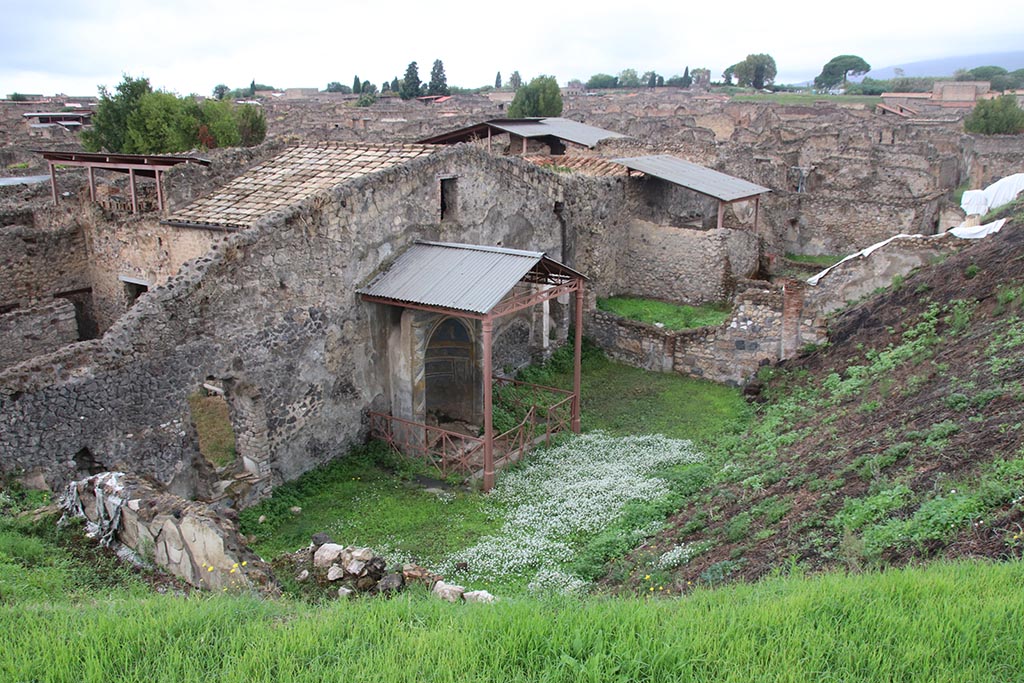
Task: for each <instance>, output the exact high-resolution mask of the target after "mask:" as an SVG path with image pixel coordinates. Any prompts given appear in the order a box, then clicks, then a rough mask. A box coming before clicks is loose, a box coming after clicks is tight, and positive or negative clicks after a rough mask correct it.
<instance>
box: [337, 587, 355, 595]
mask: <svg viewBox="0 0 1024 683" xmlns="http://www.w3.org/2000/svg"><path fill="white" fill-rule="evenodd" d="M354 594H355V591H354V590H352V589H351V588H346V587H345V586H342V587H341V588H339V589H338V597H339V598H351V597H352V596H353V595H354Z"/></svg>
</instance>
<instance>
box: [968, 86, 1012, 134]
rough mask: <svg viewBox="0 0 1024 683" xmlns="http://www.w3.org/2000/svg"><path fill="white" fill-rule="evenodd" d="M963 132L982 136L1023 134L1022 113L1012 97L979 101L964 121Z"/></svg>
mask: <svg viewBox="0 0 1024 683" xmlns="http://www.w3.org/2000/svg"><path fill="white" fill-rule="evenodd" d="M964 130H966V131H967V132H968V133H981V134H982V135H1016V134H1017V133H1021V132H1024V111H1021V108H1020V107H1019V106H1018V105H1017V98H1016V97H1015V96H1014V95H1003V96H1001V97H997V98H995V99H992V100H981V101H980V102H978V103H977V104H976V105H974V111H972V112H971V113H970V115H969V116H968V117H967V118H966V119H964Z"/></svg>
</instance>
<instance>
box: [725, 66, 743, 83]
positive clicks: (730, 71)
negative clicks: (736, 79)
mask: <svg viewBox="0 0 1024 683" xmlns="http://www.w3.org/2000/svg"><path fill="white" fill-rule="evenodd" d="M738 66H739V64H733V65H732V66H729V67H726V69H725V71H723V72H722V82H723V83H724V84H725V85H732V77H733V74H735V73H736V67H738Z"/></svg>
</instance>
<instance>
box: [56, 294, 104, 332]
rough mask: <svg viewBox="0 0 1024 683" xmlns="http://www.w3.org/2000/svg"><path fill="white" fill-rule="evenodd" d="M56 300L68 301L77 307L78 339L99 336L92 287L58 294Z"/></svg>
mask: <svg viewBox="0 0 1024 683" xmlns="http://www.w3.org/2000/svg"><path fill="white" fill-rule="evenodd" d="M53 296H54V298H55V299H67V300H68V301H70V302H71V304H72V305H73V306H74V307H75V324H76V326H77V327H78V339H79V341H84V340H86V339H95V338H96V337H98V336H99V327H98V326H97V325H96V317H95V316H94V315H93V312H92V287H84V288H82V289H73V290H69V291H67V292H57V293H56V294H54V295H53Z"/></svg>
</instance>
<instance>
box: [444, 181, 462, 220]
mask: <svg viewBox="0 0 1024 683" xmlns="http://www.w3.org/2000/svg"><path fill="white" fill-rule="evenodd" d="M458 210H459V186H458V178H441V220H442V221H449V220H456V219H458V217H459V216H458Z"/></svg>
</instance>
